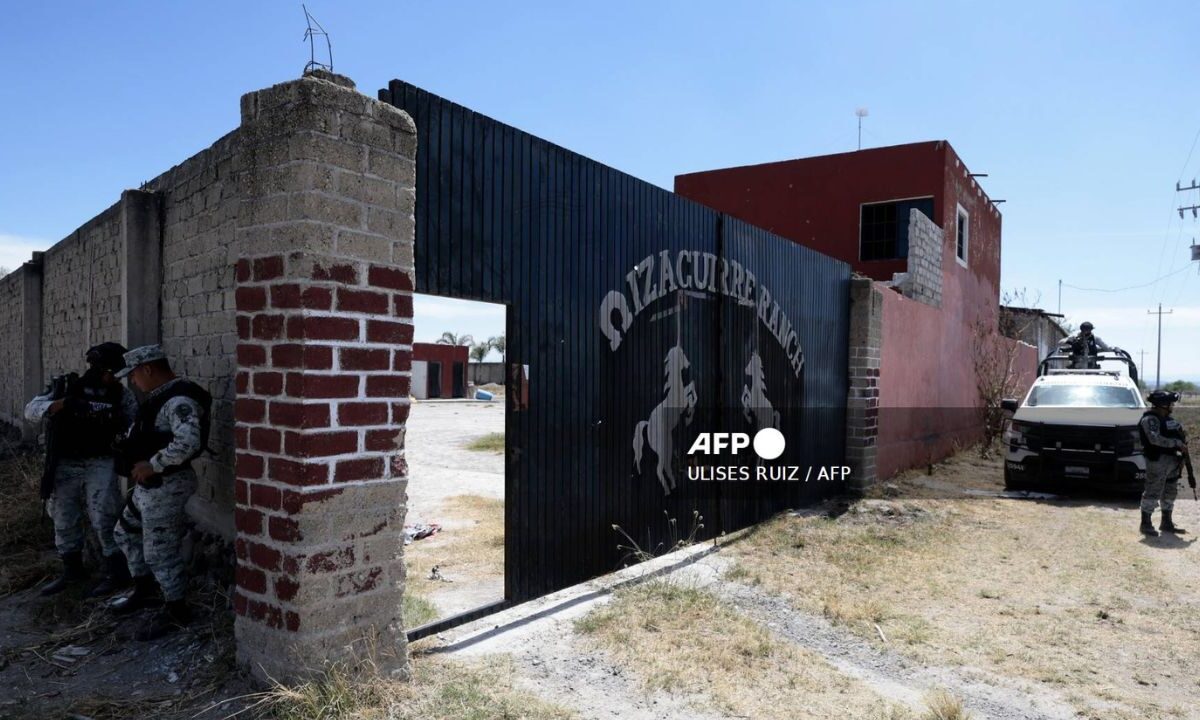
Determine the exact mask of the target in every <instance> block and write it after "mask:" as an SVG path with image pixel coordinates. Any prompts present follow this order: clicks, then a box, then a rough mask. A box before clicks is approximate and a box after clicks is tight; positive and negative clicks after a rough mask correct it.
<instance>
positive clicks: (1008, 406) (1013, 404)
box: [1000, 398, 1019, 412]
mask: <svg viewBox="0 0 1200 720" xmlns="http://www.w3.org/2000/svg"><path fill="white" fill-rule="evenodd" d="M1017 407H1019V404H1018V402H1017V399H1016V398H1004V399H1003V400H1001V401H1000V409H1001V410H1007V411H1008V412H1016V411H1017Z"/></svg>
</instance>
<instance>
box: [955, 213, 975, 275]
mask: <svg viewBox="0 0 1200 720" xmlns="http://www.w3.org/2000/svg"><path fill="white" fill-rule="evenodd" d="M955 206H956V207H955V210H954V259H955V260H957V261H958V264H959V265H962V266H963V267H967V262H968V261H969V260H970V258H971V213H969V212H967V209H966V208H965V207H963V206H962V205H961V204H960V203H955ZM964 220H965V221H966V222H965V224H964V223H963V221H964ZM960 225H962V226H963V254H962V257H959V255H958V228H959V226H960Z"/></svg>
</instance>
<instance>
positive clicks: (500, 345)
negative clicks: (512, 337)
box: [488, 334, 507, 362]
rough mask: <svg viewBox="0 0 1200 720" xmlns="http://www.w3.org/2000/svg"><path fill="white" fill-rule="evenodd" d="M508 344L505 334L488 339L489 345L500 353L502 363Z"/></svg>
mask: <svg viewBox="0 0 1200 720" xmlns="http://www.w3.org/2000/svg"><path fill="white" fill-rule="evenodd" d="M506 343H507V341H506V340H505V338H504V335H503V334H500V335H496V336H494V337H490V338H488V345H490V346H491V347H493V348H495V350H496V352H498V353H500V360H501V361H502V362H503V360H504V355H505V349H506V348H507V344H506Z"/></svg>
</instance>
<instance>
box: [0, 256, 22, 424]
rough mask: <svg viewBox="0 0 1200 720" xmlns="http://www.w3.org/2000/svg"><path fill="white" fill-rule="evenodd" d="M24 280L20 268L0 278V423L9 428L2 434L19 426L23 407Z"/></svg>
mask: <svg viewBox="0 0 1200 720" xmlns="http://www.w3.org/2000/svg"><path fill="white" fill-rule="evenodd" d="M24 280H25V273H24V272H22V271H21V269H20V268H18V269H17V271H16V272H13V273H10V274H8V275H6V276H5V277H4V278H3V279H0V368H4V372H3V374H0V423H3V424H5V425H7V426H9V427H8V428H7V430H8V432H6V433H4V434H5V435H7V434H10V433H11V432H12V430H14V429H19V428H20V427H21V424H22V423H21V411H22V408H23V407H24V405H25V403H24V402H22V396H24V394H25V323H24V316H23V303H24V293H25V282H24Z"/></svg>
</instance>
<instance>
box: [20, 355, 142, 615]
mask: <svg viewBox="0 0 1200 720" xmlns="http://www.w3.org/2000/svg"><path fill="white" fill-rule="evenodd" d="M124 353H125V348H123V347H121V346H120V345H118V344H117V343H111V342H110V343H103V344H100V345H96V346H95V347H93V348H91V349H89V350H88V352H87V363H88V369H87V371H86V372H85V373H84V374H83V376H82V377H79V376H77V375H67V376H62V377H60V378H56V379H55V382H52V383H51V387H50V388H47V390H46V391H45V392H43V393H42V394H41V395H38V396H37V397H35V398H34V399H33V400H30V401H29V404H28V405H26V406H25V419H26V420H29V421H30V422H33V423H40V422H42V421H43V420H46V421H47V430H46V436H47V446H48V447H47V458H46V463H47V477H46V478H45V480H44V481H43V495H42V497H43V498H44V499H48V500H49V505H50V517H51V518H53V520H54V545H55V548H56V549H57V550H58V555H59V557H60V558H61V559H62V563H63V570H62V573H61V574H60V575H59V576H58V577H57V578H55V579H54V580H52V581H50V582H49V583H47V584H46V585H44V586H43V587H42V589H41V594H42V595H53V594H55V593H59V592H62V591H63V590H65V589H67V588H68V587H69V586H70V585H72V584H73V583H76V582H80V581H82V580H84V579H85V578H86V577H87V573H86V571H85V570H84V567H83V545H84V530H83V520H84V517H85V514H86V517H87V518H88V520H89V521H90V523H91V526H92V530H93V531H94V532H95V533H96V535H97V536H98V538H99V540H100V549H101V551H102V552H103V554H104V560H105V563H104V564H105V577H104V578H103V579H102V580H101V581H100V583H99V584H98V585H96V586H94V587H93V588H92V589H91V591H90V592H89V593H88V595H89V596H91V597H96V596H99V595H106V594H108V593H111V592H114V591H116V590H119V589H121V588H122V587H124V586H125V585H127V584H128V582H129V574H128V572H126V570H125V558H124V557H123V556H122V555H121V551H120V548H118V547H117V544H116V542H115V540H114V539H113V526H115V525H116V524H117V518H118V517H119V516H120V513H121V490H120V487H119V486H118V484H117V473H116V470H115V469H114V466H113V442H114V441H115V440H116V439H117V437H118V436H119V435H120V434H121V433H122V432H124V430H125V429H126V428H128V427H129V424H130V423H131V422H133V418H134V416H135V415H136V414H137V398H135V397H134V395H133V393H132V392H131V391H130V390H129V389H128V388H125V387H122V385H121V382H120V380H118V379H117V378H116V376H115V373H117V372H118V371H120V370H121V369H122V368H124V367H125V364H124V362H123V360H122V355H123V354H124ZM56 386H57V387H56Z"/></svg>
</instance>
